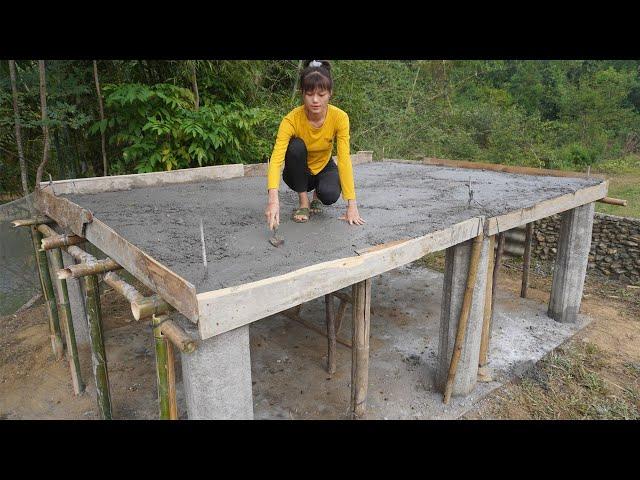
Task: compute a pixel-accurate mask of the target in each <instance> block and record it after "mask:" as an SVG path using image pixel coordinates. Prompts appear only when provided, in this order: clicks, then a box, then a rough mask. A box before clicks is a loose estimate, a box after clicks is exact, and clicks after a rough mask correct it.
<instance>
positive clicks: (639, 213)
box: [593, 155, 640, 218]
mask: <svg viewBox="0 0 640 480" xmlns="http://www.w3.org/2000/svg"><path fill="white" fill-rule="evenodd" d="M593 171H594V173H603V174H605V175H606V177H607V178H608V179H609V193H608V194H607V195H608V196H609V197H614V198H622V199H624V200H627V202H628V203H627V206H626V207H618V206H615V205H607V204H604V203H596V211H597V212H601V213H608V214H610V215H618V216H621V217H633V218H640V156H638V155H627V156H626V157H623V158H620V159H617V160H611V161H608V162H605V163H602V164H600V165H598V166H597V168H594V169H593Z"/></svg>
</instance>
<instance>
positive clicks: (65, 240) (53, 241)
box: [40, 233, 87, 250]
mask: <svg viewBox="0 0 640 480" xmlns="http://www.w3.org/2000/svg"><path fill="white" fill-rule="evenodd" d="M86 241H87V239H86V238H82V237H79V236H78V235H74V234H69V233H64V234H61V235H56V236H53V237H46V238H43V239H42V241H41V242H40V248H41V249H42V250H52V249H54V248H60V247H67V246H69V245H78V244H80V243H84V242H86Z"/></svg>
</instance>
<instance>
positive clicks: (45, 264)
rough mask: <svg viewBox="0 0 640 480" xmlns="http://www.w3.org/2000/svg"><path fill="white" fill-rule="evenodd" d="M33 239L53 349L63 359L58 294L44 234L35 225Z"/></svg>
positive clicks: (55, 354)
mask: <svg viewBox="0 0 640 480" xmlns="http://www.w3.org/2000/svg"><path fill="white" fill-rule="evenodd" d="M30 228H31V240H32V242H33V249H34V252H35V255H36V264H37V265H38V274H39V276H40V286H41V287H42V294H43V296H44V299H45V302H46V305H47V315H48V317H49V335H50V337H51V349H52V350H53V355H54V356H55V358H56V360H61V359H62V357H63V355H64V345H63V343H62V334H61V332H60V318H59V317H58V307H57V305H56V296H55V293H54V292H53V283H52V281H51V275H50V273H49V261H48V259H47V253H46V252H44V251H41V250H40V248H39V246H40V241H41V240H42V234H41V233H40V232H39V231H38V229H37V228H36V227H35V225H31V226H30Z"/></svg>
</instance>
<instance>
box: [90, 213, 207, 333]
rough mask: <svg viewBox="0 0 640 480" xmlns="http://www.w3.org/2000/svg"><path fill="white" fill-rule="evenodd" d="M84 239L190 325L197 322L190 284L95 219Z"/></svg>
mask: <svg viewBox="0 0 640 480" xmlns="http://www.w3.org/2000/svg"><path fill="white" fill-rule="evenodd" d="M86 239H87V240H88V241H89V242H91V243H92V244H94V245H95V246H96V247H98V248H99V249H100V250H102V251H103V252H104V253H105V254H106V255H108V256H109V257H110V258H112V259H113V260H115V261H116V262H118V264H120V265H122V267H123V268H124V269H125V270H127V271H128V272H129V273H131V274H132V275H133V276H134V277H136V278H137V279H138V280H140V281H141V282H142V283H143V284H144V285H146V286H147V287H148V288H150V289H151V290H153V291H154V292H156V293H157V294H158V295H160V296H161V297H162V298H163V300H165V301H166V302H167V303H168V304H170V305H171V306H173V307H174V308H175V309H176V310H178V311H179V312H180V313H182V314H183V315H184V316H185V317H187V318H188V319H189V320H191V321H192V322H194V323H195V322H197V321H198V303H197V298H196V288H195V286H194V285H193V284H191V283H190V282H188V281H187V280H185V279H184V278H182V277H181V276H180V275H178V274H177V273H175V272H174V271H173V270H171V269H169V268H168V267H167V266H165V265H163V264H162V263H160V262H158V261H157V260H156V259H154V258H153V257H151V256H150V255H148V254H146V253H145V252H144V251H142V250H141V249H140V248H138V247H136V246H135V245H134V244H132V243H131V242H129V241H128V240H126V239H125V238H124V237H122V236H120V235H119V234H118V233H117V232H116V231H115V230H113V229H112V228H111V227H109V226H108V225H106V224H105V223H104V222H102V221H100V220H98V219H94V221H93V222H91V223H90V224H89V225H87V228H86Z"/></svg>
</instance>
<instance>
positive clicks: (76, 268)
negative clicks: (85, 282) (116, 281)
mask: <svg viewBox="0 0 640 480" xmlns="http://www.w3.org/2000/svg"><path fill="white" fill-rule="evenodd" d="M120 269H122V267H121V266H120V265H119V264H118V262H116V261H115V260H112V259H111V258H105V259H104V260H94V261H85V262H83V263H78V264H76V265H69V266H68V267H66V268H62V269H60V270H58V271H57V275H58V278H60V279H67V278H80V277H85V276H90V275H97V274H99V273H105V272H112V271H114V270H120Z"/></svg>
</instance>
